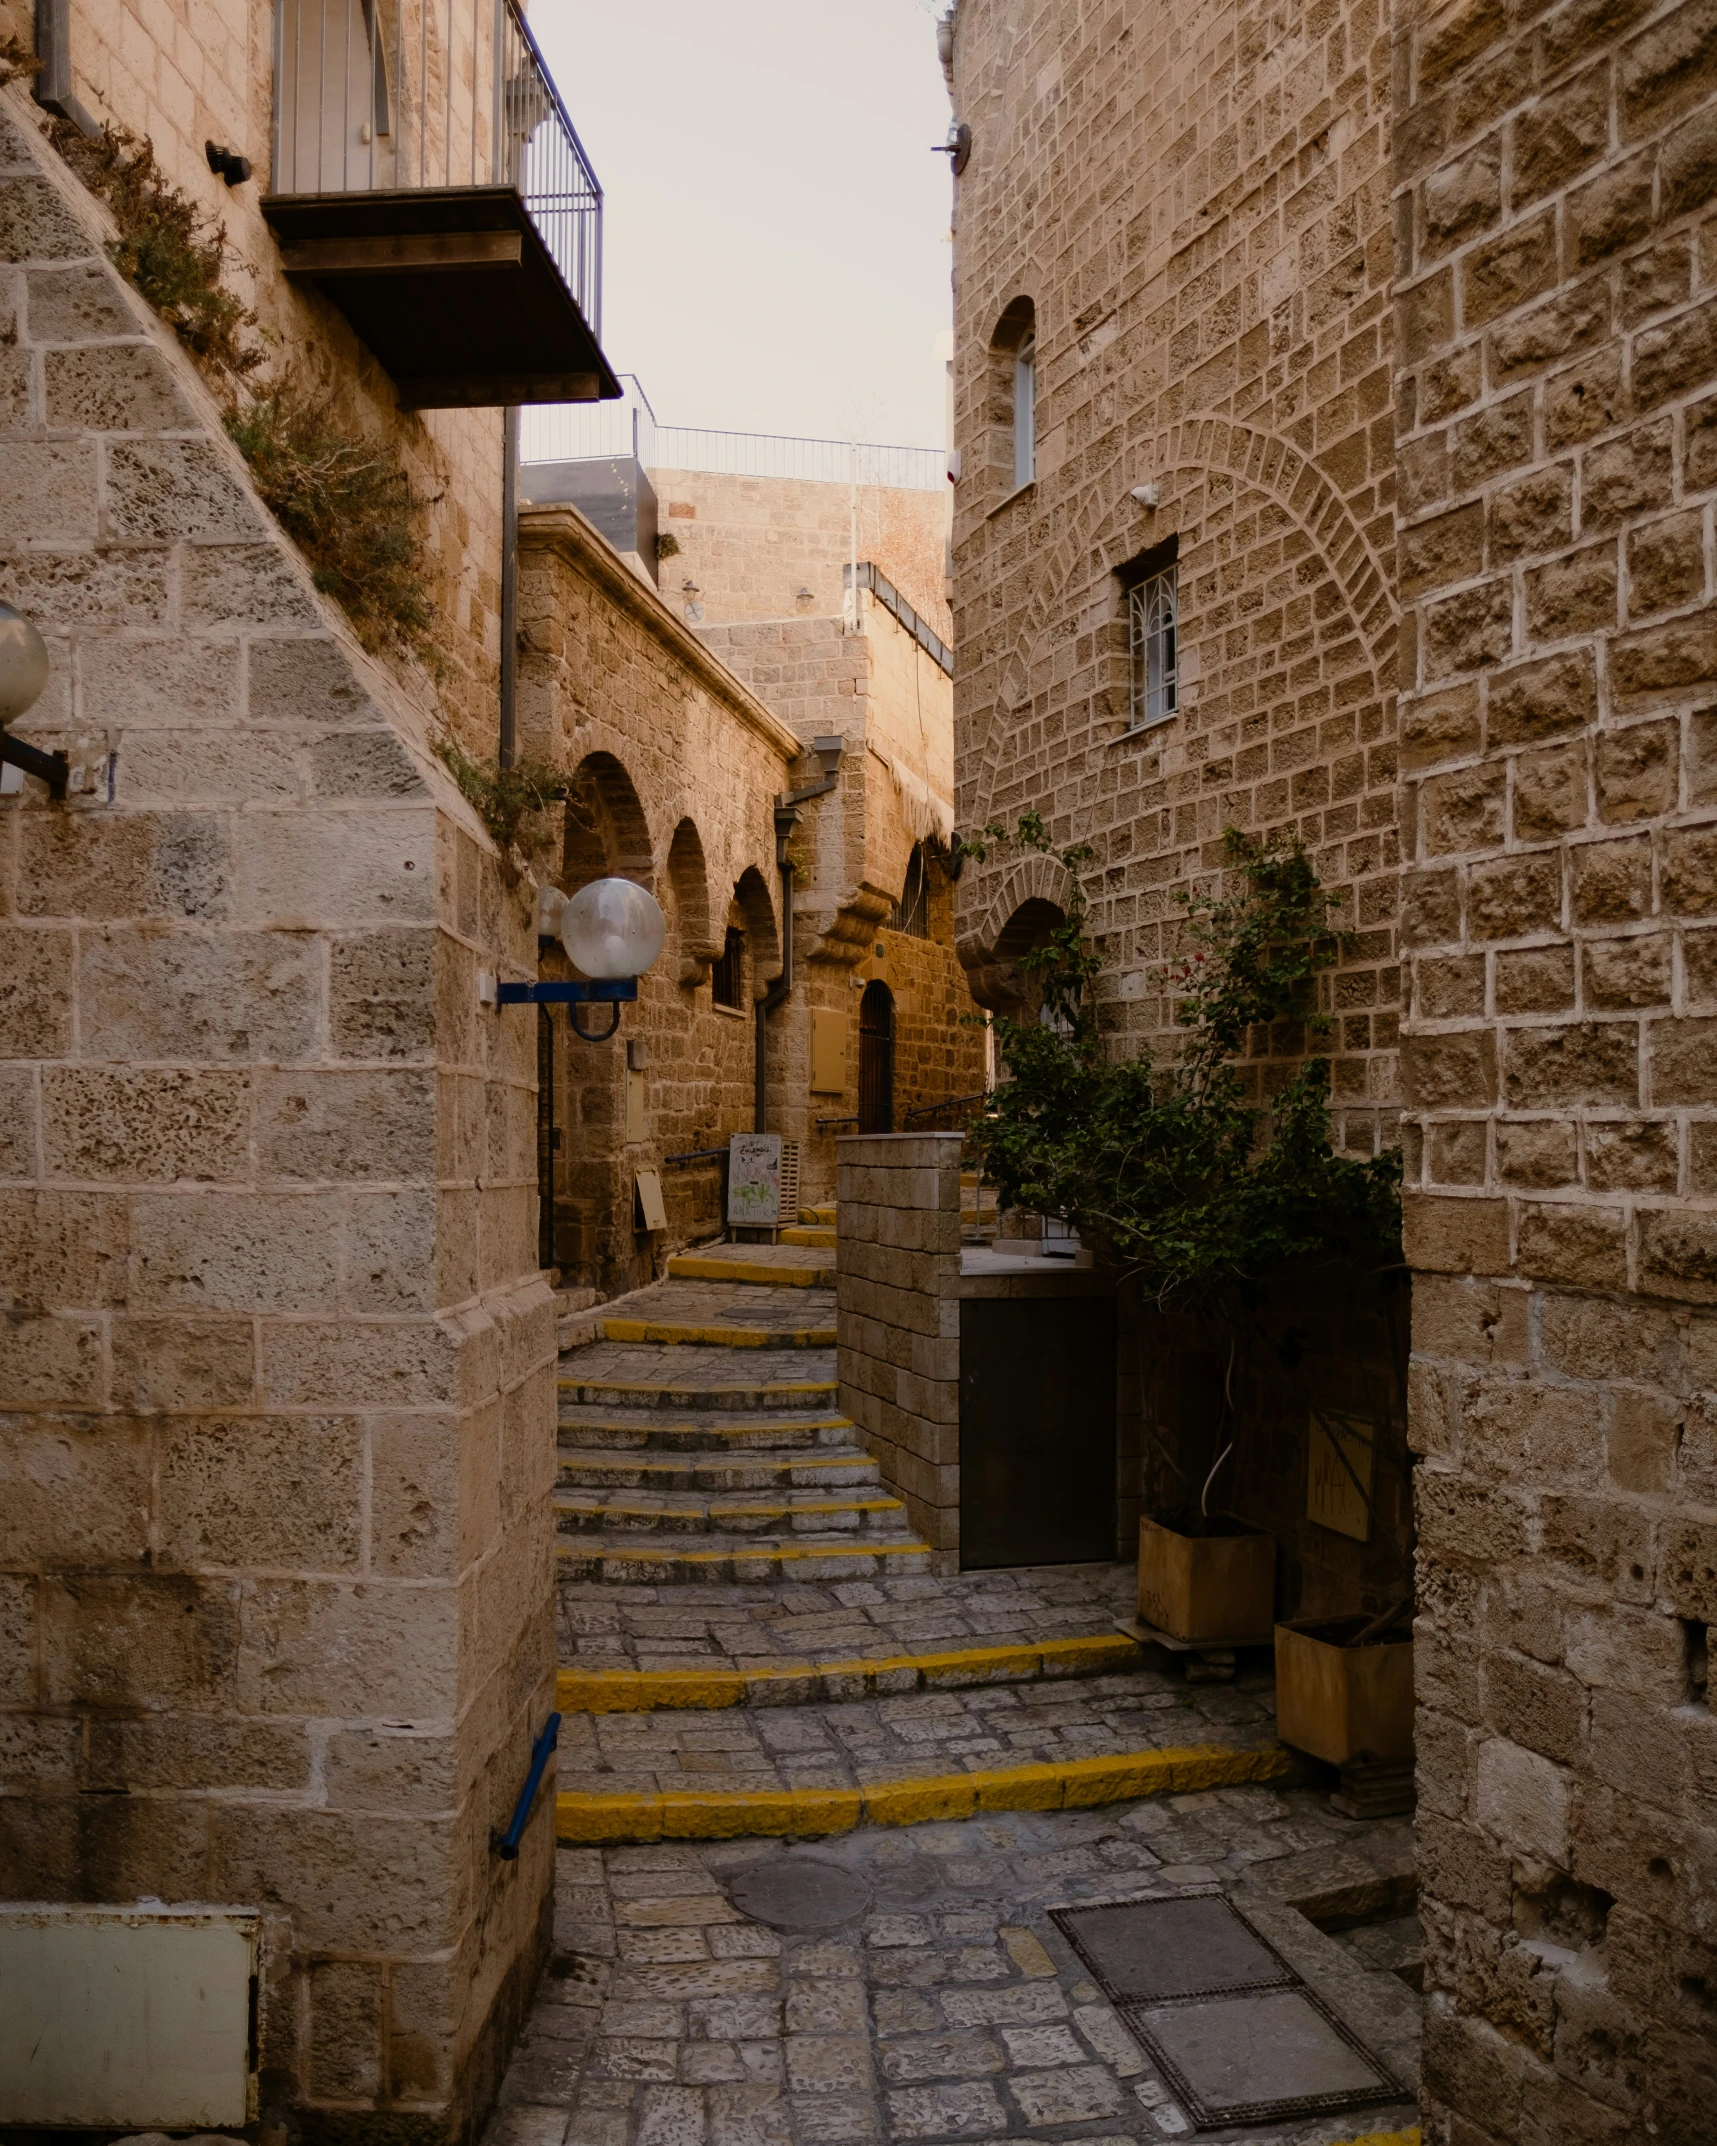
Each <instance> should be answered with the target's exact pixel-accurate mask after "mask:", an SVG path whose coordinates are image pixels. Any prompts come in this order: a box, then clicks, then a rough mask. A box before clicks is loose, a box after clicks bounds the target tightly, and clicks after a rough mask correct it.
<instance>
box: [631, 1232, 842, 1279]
mask: <svg viewBox="0 0 1717 2146" xmlns="http://www.w3.org/2000/svg"><path fill="white" fill-rule="evenodd" d="M811 1234H812V1235H814V1233H811ZM810 1242H811V1235H807V1233H806V1232H804V1231H803V1230H801V1231H800V1232H799V1234H798V1237H797V1238H795V1240H794V1243H795V1245H796V1246H802V1245H804V1244H809V1243H810ZM829 1242H830V1243H831V1244H832V1243H833V1242H834V1238H833V1237H832V1236H831V1237H830V1239H829ZM733 1249H734V1250H735V1251H736V1252H741V1251H742V1252H745V1253H748V1254H763V1253H768V1252H773V1251H774V1250H775V1249H776V1247H775V1246H774V1245H772V1244H763V1245H738V1246H735V1247H734V1248H733ZM668 1274H669V1277H670V1279H672V1280H675V1281H689V1282H765V1283H767V1284H768V1285H769V1286H770V1287H771V1288H772V1289H783V1288H785V1289H832V1288H833V1287H834V1283H835V1270H834V1267H833V1265H832V1264H830V1263H828V1262H826V1261H822V1260H817V1261H814V1262H811V1263H810V1264H806V1265H793V1266H789V1265H787V1264H786V1263H785V1262H777V1261H775V1260H772V1259H765V1258H762V1257H749V1258H744V1259H739V1258H727V1257H724V1256H722V1254H720V1253H718V1252H676V1253H675V1254H674V1256H673V1258H672V1259H670V1260H669V1261H668Z"/></svg>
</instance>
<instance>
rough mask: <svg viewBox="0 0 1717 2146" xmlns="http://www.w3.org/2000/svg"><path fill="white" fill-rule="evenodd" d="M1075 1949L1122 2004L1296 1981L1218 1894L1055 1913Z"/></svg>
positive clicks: (1206, 1994)
mask: <svg viewBox="0 0 1717 2146" xmlns="http://www.w3.org/2000/svg"><path fill="white" fill-rule="evenodd" d="M1055 1920H1056V1921H1057V1922H1058V1923H1059V1924H1060V1925H1061V1927H1062V1929H1063V1931H1064V1932H1065V1933H1066V1935H1067V1937H1068V1938H1069V1939H1070V1940H1071V1942H1072V1945H1073V1949H1074V1950H1075V1951H1076V1952H1077V1953H1078V1955H1079V1957H1080V1958H1081V1959H1082V1960H1083V1961H1084V1962H1085V1964H1086V1966H1087V1967H1089V1968H1090V1970H1091V1972H1092V1973H1093V1974H1094V1975H1095V1976H1096V1977H1097V1980H1098V1981H1099V1982H1100V1983H1101V1984H1102V1986H1103V1990H1104V1993H1105V1995H1107V1996H1109V1997H1112V1998H1113V1999H1114V2000H1115V2002H1116V2003H1117V2004H1126V2003H1135V2004H1136V2003H1139V2002H1146V2003H1149V2002H1152V2001H1156V2002H1161V2001H1162V2000H1163V1999H1165V1998H1176V1997H1204V1996H1210V1995H1214V1994H1216V1993H1219V1992H1228V1991H1234V1990H1259V1989H1271V1988H1279V1987H1280V1986H1281V1985H1282V1984H1284V1983H1289V1982H1293V1981H1294V1980H1296V1979H1297V1978H1296V1976H1295V1974H1294V1972H1293V1969H1292V1968H1290V1967H1289V1966H1288V1964H1287V1962H1286V1961H1285V1960H1283V1959H1282V1958H1281V1956H1280V1955H1279V1954H1278V1953H1276V1952H1275V1951H1273V1950H1272V1948H1271V1947H1270V1946H1269V1945H1268V1944H1266V1943H1265V1941H1264V1939H1263V1938H1261V1937H1260V1936H1259V1935H1258V1933H1257V1931H1256V1930H1254V1929H1253V1928H1252V1925H1251V1924H1250V1923H1249V1922H1247V1921H1246V1920H1245V1918H1244V1917H1243V1916H1242V1915H1241V1914H1240V1913H1239V1912H1238V1911H1237V1910H1236V1909H1235V1908H1234V1907H1233V1906H1232V1905H1231V1904H1230V1903H1229V1902H1228V1901H1226V1900H1224V1899H1222V1898H1220V1897H1219V1896H1218V1895H1216V1894H1214V1893H1203V1894H1194V1895H1193V1896H1192V1897H1191V1898H1190V1899H1179V1900H1130V1901H1127V1902H1125V1903H1123V1904H1122V1905H1120V1906H1118V1907H1108V1908H1057V1909H1056V1910H1055Z"/></svg>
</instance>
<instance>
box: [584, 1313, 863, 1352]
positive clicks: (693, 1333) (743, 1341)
mask: <svg viewBox="0 0 1717 2146" xmlns="http://www.w3.org/2000/svg"><path fill="white" fill-rule="evenodd" d="M602 1332H603V1335H604V1337H605V1338H606V1339H607V1340H609V1341H656V1342H662V1343H665V1344H671V1345H672V1346H675V1347H678V1348H688V1347H689V1348H699V1347H702V1348H711V1349H832V1348H833V1347H834V1345H835V1330H834V1328H833V1327H832V1326H801V1327H782V1328H774V1327H767V1326H682V1325H681V1324H680V1323H679V1322H678V1320H672V1319H604V1320H603V1322H602Z"/></svg>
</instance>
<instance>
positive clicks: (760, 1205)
mask: <svg viewBox="0 0 1717 2146" xmlns="http://www.w3.org/2000/svg"><path fill="white" fill-rule="evenodd" d="M727 1219H728V1221H729V1222H731V1223H737V1224H738V1225H739V1226H740V1227H741V1228H742V1229H776V1228H778V1227H779V1225H780V1221H781V1135H780V1134H779V1133H735V1134H734V1136H733V1138H732V1140H731V1141H730V1142H729V1144H728V1151H727Z"/></svg>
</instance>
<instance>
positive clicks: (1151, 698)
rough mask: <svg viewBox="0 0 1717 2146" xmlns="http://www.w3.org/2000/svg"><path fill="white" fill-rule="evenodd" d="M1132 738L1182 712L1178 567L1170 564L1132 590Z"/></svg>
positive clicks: (1129, 652) (1129, 626)
mask: <svg viewBox="0 0 1717 2146" xmlns="http://www.w3.org/2000/svg"><path fill="white" fill-rule="evenodd" d="M1127 666H1128V679H1127V694H1128V699H1127V728H1126V731H1125V733H1124V735H1125V736H1127V737H1129V738H1133V737H1137V736H1138V734H1139V732H1140V731H1141V730H1155V729H1156V728H1157V727H1158V726H1159V725H1160V724H1162V723H1167V722H1170V721H1171V720H1172V719H1173V718H1174V717H1175V716H1176V715H1177V714H1178V713H1179V712H1180V583H1179V569H1178V568H1177V567H1175V566H1165V567H1162V568H1161V569H1159V571H1158V572H1156V573H1154V574H1147V575H1146V576H1145V578H1144V579H1143V580H1142V581H1136V582H1134V584H1133V586H1132V587H1131V588H1130V589H1129V590H1128V591H1127Z"/></svg>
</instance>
